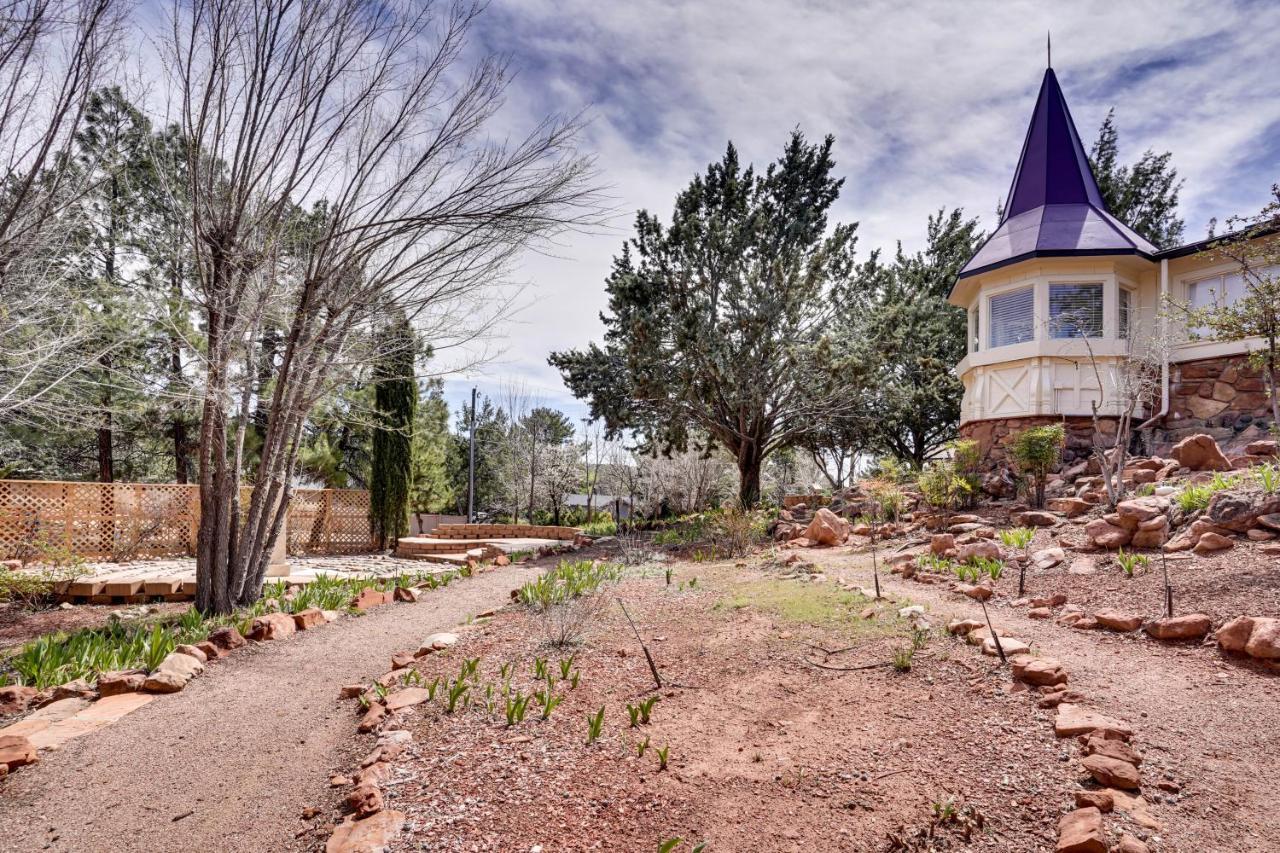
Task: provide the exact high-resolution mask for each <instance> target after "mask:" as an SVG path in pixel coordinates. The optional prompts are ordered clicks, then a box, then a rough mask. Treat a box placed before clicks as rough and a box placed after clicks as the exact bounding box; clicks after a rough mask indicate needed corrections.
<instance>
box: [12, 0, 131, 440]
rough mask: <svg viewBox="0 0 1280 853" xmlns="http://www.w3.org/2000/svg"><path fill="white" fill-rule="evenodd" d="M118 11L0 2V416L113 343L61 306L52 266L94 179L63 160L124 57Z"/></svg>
mask: <svg viewBox="0 0 1280 853" xmlns="http://www.w3.org/2000/svg"><path fill="white" fill-rule="evenodd" d="M121 6H122V4H121V3H119V2H117V0H0V90H2V95H3V98H2V99H0V169H3V183H2V184H0V306H2V307H0V419H11V418H16V417H21V416H23V415H24V414H25V413H26V412H28V411H30V410H32V409H34V408H37V407H40V406H42V405H45V404H46V403H47V402H48V401H49V399H50V397H51V395H52V393H53V392H54V391H55V390H56V389H57V388H58V387H60V386H61V385H62V384H63V383H65V382H66V381H67V380H68V379H69V378H70V377H72V376H74V375H75V374H76V373H78V372H79V371H80V370H82V369H83V368H85V367H87V366H89V365H92V364H95V363H97V362H98V360H99V359H100V358H102V357H104V356H105V355H107V354H108V353H109V352H110V350H111V349H112V347H113V346H115V345H116V343H115V342H110V341H108V342H101V341H95V340H94V329H95V326H96V324H95V322H94V320H95V318H94V317H93V316H91V315H87V314H85V313H84V312H76V311H72V310H69V307H68V306H70V305H71V304H72V303H73V302H74V300H73V299H72V298H71V295H70V291H69V288H68V284H67V281H66V278H65V276H63V275H62V274H61V273H62V272H63V271H62V269H61V268H60V264H61V262H62V259H63V257H64V254H65V253H64V251H63V244H64V243H65V241H66V240H67V234H68V231H69V230H70V229H69V228H67V227H66V225H65V222H64V219H65V218H66V214H67V212H68V211H69V210H71V209H72V208H73V207H74V206H75V205H76V203H77V202H78V201H79V199H80V198H81V196H82V195H83V194H84V191H85V187H86V180H85V176H86V175H87V174H88V172H89V171H91V170H90V169H85V168H77V166H76V164H75V162H74V160H73V158H72V156H71V155H72V147H73V145H74V144H75V134H76V130H77V129H78V128H79V126H80V122H81V118H82V116H83V114H84V111H85V108H86V106H87V104H88V101H89V98H90V96H91V94H92V93H93V91H94V90H95V89H96V88H97V87H98V86H100V85H102V83H103V82H104V79H105V78H106V76H107V75H108V74H109V72H110V71H111V69H112V67H113V62H114V60H115V58H116V56H117V55H118V52H119V50H120V39H119V35H120V25H121V9H120V7H121ZM87 165H89V166H91V165H92V164H87Z"/></svg>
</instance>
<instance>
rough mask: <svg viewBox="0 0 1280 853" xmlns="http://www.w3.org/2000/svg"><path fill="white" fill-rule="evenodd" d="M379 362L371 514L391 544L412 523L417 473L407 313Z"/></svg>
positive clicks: (389, 331)
mask: <svg viewBox="0 0 1280 853" xmlns="http://www.w3.org/2000/svg"><path fill="white" fill-rule="evenodd" d="M378 350H379V352H378V356H377V362H376V363H375V365H374V415H375V427H374V430H373V464H372V466H371V470H370V479H369V515H370V524H371V525H372V529H373V538H374V542H375V543H376V544H377V547H378V548H380V549H381V548H389V547H391V546H393V545H394V544H395V542H396V540H397V539H399V538H400V537H401V536H404V535H405V533H406V532H407V530H408V523H409V483H410V478H411V477H412V473H413V422H414V410H415V409H416V407H417V402H418V384H417V382H416V381H415V379H414V365H415V363H416V361H417V359H416V353H417V347H416V339H415V337H414V333H413V328H412V327H411V326H410V325H409V321H408V319H406V318H405V317H404V315H403V314H402V315H400V316H399V317H397V318H395V319H394V320H392V321H391V323H390V324H389V325H388V326H387V328H386V329H385V330H384V332H383V334H382V336H381V339H380V340H379V342H378Z"/></svg>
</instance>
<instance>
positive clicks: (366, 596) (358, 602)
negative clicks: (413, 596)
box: [351, 586, 395, 610]
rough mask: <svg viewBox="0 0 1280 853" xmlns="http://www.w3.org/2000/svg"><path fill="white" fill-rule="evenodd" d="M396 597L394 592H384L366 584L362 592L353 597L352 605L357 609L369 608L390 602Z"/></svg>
mask: <svg viewBox="0 0 1280 853" xmlns="http://www.w3.org/2000/svg"><path fill="white" fill-rule="evenodd" d="M394 598H395V594H394V593H390V592H383V591H382V590H379V589H374V588H373V587H371V586H366V587H365V588H364V589H362V590H360V593H359V594H358V595H357V596H356V597H355V598H353V599H351V606H352V607H354V608H355V609H356V610H368V609H370V608H372V607H381V606H382V605H384V604H390V603H391V602H392V600H393V599H394Z"/></svg>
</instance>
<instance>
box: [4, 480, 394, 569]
mask: <svg viewBox="0 0 1280 853" xmlns="http://www.w3.org/2000/svg"><path fill="white" fill-rule="evenodd" d="M244 498H245V501H246V502H247V500H248V491H247V490H246V492H245V495H244ZM199 526H200V490H199V487H197V486H194V485H179V484H174V483H70V482H54V481H48V480H0V559H6V560H9V559H22V560H25V559H31V558H34V557H36V556H39V555H40V554H41V553H44V552H47V551H50V550H55V551H61V552H64V553H67V554H71V555H76V556H79V557H84V558H86V559H106V560H127V559H132V558H134V557H175V556H184V555H185V556H191V555H194V554H195V547H196V532H197V530H198V529H199ZM287 544H288V549H289V553H291V554H352V553H360V552H363V551H370V550H372V548H373V541H372V537H371V534H370V530H369V493H368V492H367V491H364V490H362V489H297V490H295V491H294V493H293V499H292V500H291V501H290V503H289V521H288V543H287Z"/></svg>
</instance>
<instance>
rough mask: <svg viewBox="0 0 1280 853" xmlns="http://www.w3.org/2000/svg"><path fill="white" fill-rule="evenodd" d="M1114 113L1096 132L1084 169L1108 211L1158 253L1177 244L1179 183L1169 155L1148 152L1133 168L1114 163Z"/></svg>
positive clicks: (1116, 139)
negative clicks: (1088, 168)
mask: <svg viewBox="0 0 1280 853" xmlns="http://www.w3.org/2000/svg"><path fill="white" fill-rule="evenodd" d="M1115 112H1116V111H1115V110H1114V109H1112V110H1110V111H1108V112H1107V117H1106V118H1105V119H1104V120H1103V122H1102V127H1100V128H1098V138H1097V140H1096V141H1095V142H1094V143H1093V149H1092V150H1091V151H1090V152H1089V165H1090V166H1091V167H1092V168H1093V176H1094V178H1096V179H1097V181H1098V189H1099V190H1101V192H1102V198H1103V199H1104V200H1105V201H1106V203H1107V207H1109V208H1110V209H1111V213H1112V215H1113V216H1115V217H1116V218H1117V219H1119V220H1120V221H1121V222H1123V223H1124V224H1125V225H1128V226H1129V227H1130V228H1132V229H1133V230H1134V231H1137V232H1138V233H1139V234H1141V235H1142V236H1143V237H1146V238H1147V239H1148V240H1150V241H1151V242H1152V243H1154V244H1155V245H1156V246H1158V247H1160V248H1161V249H1168V248H1171V247H1173V246H1177V245H1178V244H1179V243H1181V242H1182V231H1183V221H1182V219H1181V218H1180V217H1179V216H1178V193H1179V192H1180V191H1181V189H1182V183H1183V182H1182V181H1180V180H1178V170H1177V169H1175V168H1174V167H1173V163H1172V159H1173V154H1172V153H1171V152H1169V151H1165V152H1164V153H1162V154H1157V153H1156V152H1155V151H1153V150H1151V149H1149V148H1148V149H1147V150H1146V151H1144V152H1143V154H1142V156H1141V157H1139V158H1138V161H1137V162H1136V163H1134V164H1133V165H1132V166H1122V165H1120V162H1119V155H1120V135H1119V133H1118V132H1117V130H1116V125H1115Z"/></svg>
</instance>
